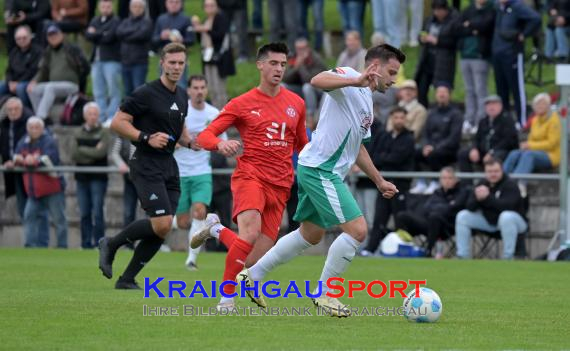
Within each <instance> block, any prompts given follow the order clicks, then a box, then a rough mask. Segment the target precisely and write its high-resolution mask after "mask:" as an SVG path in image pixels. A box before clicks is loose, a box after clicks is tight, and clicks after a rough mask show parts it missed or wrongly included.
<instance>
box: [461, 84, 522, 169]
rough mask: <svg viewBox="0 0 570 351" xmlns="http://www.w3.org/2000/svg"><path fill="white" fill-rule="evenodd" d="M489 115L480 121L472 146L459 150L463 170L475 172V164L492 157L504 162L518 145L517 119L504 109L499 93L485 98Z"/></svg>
mask: <svg viewBox="0 0 570 351" xmlns="http://www.w3.org/2000/svg"><path fill="white" fill-rule="evenodd" d="M485 112H486V114H487V116H486V117H485V118H483V119H482V120H481V121H479V126H478V127H477V134H475V139H474V140H473V145H472V146H471V147H470V148H467V149H463V150H461V151H459V153H458V155H457V161H458V163H459V170H460V171H461V172H473V166H474V165H483V163H484V162H486V161H488V160H490V159H491V158H496V159H498V160H500V161H501V162H503V161H504V160H505V158H506V157H507V155H508V154H509V152H510V151H511V150H514V149H516V148H517V147H518V140H519V138H518V133H517V129H516V127H515V121H514V120H513V119H512V118H511V116H509V115H508V114H506V113H504V111H503V103H502V100H501V98H500V97H499V96H498V95H491V96H488V97H487V98H486V99H485Z"/></svg>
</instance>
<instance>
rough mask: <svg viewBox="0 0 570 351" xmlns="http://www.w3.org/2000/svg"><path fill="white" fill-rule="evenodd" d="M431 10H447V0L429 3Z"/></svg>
mask: <svg viewBox="0 0 570 351" xmlns="http://www.w3.org/2000/svg"><path fill="white" fill-rule="evenodd" d="M431 8H432V9H446V10H449V3H448V2H447V0H433V1H432V3H431Z"/></svg>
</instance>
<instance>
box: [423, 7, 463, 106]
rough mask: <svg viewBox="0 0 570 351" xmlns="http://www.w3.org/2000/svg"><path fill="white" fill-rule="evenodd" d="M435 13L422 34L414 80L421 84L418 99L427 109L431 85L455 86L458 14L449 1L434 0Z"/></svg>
mask: <svg viewBox="0 0 570 351" xmlns="http://www.w3.org/2000/svg"><path fill="white" fill-rule="evenodd" d="M432 12H433V14H432V16H430V17H428V18H427V19H426V21H425V22H424V30H423V32H422V33H421V34H420V38H419V39H420V44H421V46H422V47H421V53H420V59H419V61H418V66H417V69H416V75H415V79H414V80H415V81H416V83H417V84H418V100H419V102H420V103H421V104H422V105H424V106H425V107H426V108H428V93H429V88H430V86H431V85H434V86H436V85H437V84H440V83H445V84H447V85H448V86H450V87H453V81H454V79H455V56H456V52H455V51H456V43H457V38H456V34H457V29H456V28H455V23H456V19H457V13H456V12H455V10H453V9H450V8H449V4H448V3H447V0H433V1H432Z"/></svg>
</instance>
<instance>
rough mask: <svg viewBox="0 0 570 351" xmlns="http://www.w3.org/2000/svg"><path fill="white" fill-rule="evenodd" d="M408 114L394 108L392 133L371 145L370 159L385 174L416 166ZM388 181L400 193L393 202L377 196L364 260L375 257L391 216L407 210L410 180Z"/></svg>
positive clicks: (379, 135) (377, 139) (379, 134)
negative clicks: (407, 119) (408, 127)
mask: <svg viewBox="0 0 570 351" xmlns="http://www.w3.org/2000/svg"><path fill="white" fill-rule="evenodd" d="M406 113H407V112H406V110H405V109H404V108H403V107H395V108H394V109H392V111H391V112H390V121H391V122H392V128H393V130H392V131H391V132H386V131H381V132H380V133H378V134H377V135H376V136H375V137H374V139H373V140H372V143H371V145H370V156H371V158H372V161H373V162H374V166H376V168H378V169H381V170H382V171H393V172H409V171H412V170H413V166H414V163H413V162H414V161H413V157H414V151H415V147H414V134H413V133H412V132H411V131H409V130H408V129H406ZM387 179H389V181H390V182H392V183H394V185H396V187H397V188H398V190H399V194H397V195H396V196H395V197H394V198H392V199H386V198H384V197H383V196H376V208H375V211H374V220H373V227H372V231H371V232H370V236H369V239H368V244H367V245H366V248H365V249H364V250H363V251H362V252H361V255H362V256H369V255H372V254H373V253H374V252H375V251H376V249H377V248H378V245H379V244H380V241H382V239H383V238H384V237H385V236H386V234H388V230H387V229H386V226H387V225H388V220H389V219H390V215H394V216H396V214H397V213H399V212H400V211H404V210H405V209H406V196H407V192H408V189H410V180H409V179H405V178H395V179H390V178H387Z"/></svg>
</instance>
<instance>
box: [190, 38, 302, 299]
mask: <svg viewBox="0 0 570 351" xmlns="http://www.w3.org/2000/svg"><path fill="white" fill-rule="evenodd" d="M287 54H288V49H287V46H286V45H285V44H282V43H271V44H267V45H264V46H262V47H261V48H259V50H258V52H257V63H256V64H257V69H258V70H259V72H260V83H259V86H257V87H256V88H253V89H251V90H250V91H249V92H247V93H245V94H243V95H241V96H239V97H237V98H235V99H232V100H231V101H230V102H229V103H228V104H227V105H226V106H225V107H224V109H223V110H222V111H221V113H220V115H219V116H218V118H216V119H215V120H214V121H213V122H212V123H211V124H210V125H209V126H208V128H206V129H205V130H204V131H203V132H202V133H200V135H199V136H198V143H199V144H200V145H201V146H202V147H203V148H204V149H206V150H211V151H213V150H216V151H218V152H220V153H221V154H223V155H224V156H234V155H236V154H237V153H238V151H239V149H240V143H239V142H238V141H236V140H227V141H226V140H221V139H220V138H218V137H217V135H220V134H221V133H222V132H224V131H225V130H226V129H228V128H229V127H230V126H232V125H233V126H235V127H236V128H237V129H238V131H239V133H240V136H241V138H242V140H243V155H241V156H240V157H238V163H237V167H236V169H235V171H234V173H233V175H232V185H231V187H232V194H233V200H234V204H233V214H232V216H233V220H234V222H236V223H237V225H238V228H239V234H238V235H236V234H235V233H234V232H232V231H231V230H229V229H227V228H225V227H224V226H222V225H221V224H220V223H219V219H218V216H217V215H215V214H208V216H207V218H206V227H205V228H204V229H203V230H202V231H200V232H198V233H196V234H195V235H194V236H193V237H192V241H191V247H192V248H197V247H199V246H200V245H202V243H204V241H205V240H206V239H208V238H209V237H216V238H219V240H220V241H221V242H222V243H223V244H224V245H225V246H226V247H227V248H228V254H227V257H226V267H225V271H224V281H226V280H234V279H235V276H236V275H237V273H239V271H241V270H242V269H243V267H244V265H246V266H251V265H252V264H253V263H255V262H256V261H257V260H258V259H259V257H261V256H262V255H263V254H265V253H266V252H267V250H269V248H270V247H272V246H273V244H274V243H275V240H276V239H277V235H278V233H279V225H280V224H281V219H282V217H283V209H284V208H285V204H286V202H287V199H288V198H289V195H290V191H291V185H292V183H293V165H292V161H291V157H292V155H293V151H294V150H296V151H300V150H301V149H302V148H303V147H304V146H305V144H306V143H307V135H306V132H305V104H304V102H303V100H302V99H301V98H300V97H299V96H298V95H296V94H295V93H293V92H291V91H289V90H287V89H285V88H283V87H282V86H281V85H280V84H281V80H282V78H283V74H284V72H285V66H286V65H287ZM261 234H263V235H261ZM250 253H251V254H250ZM234 291H235V288H234V287H233V286H232V285H226V286H225V287H224V292H225V293H226V294H233V293H234ZM233 307H234V302H233V298H224V297H222V299H221V301H220V303H219V304H218V309H224V308H229V309H231V308H233Z"/></svg>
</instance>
